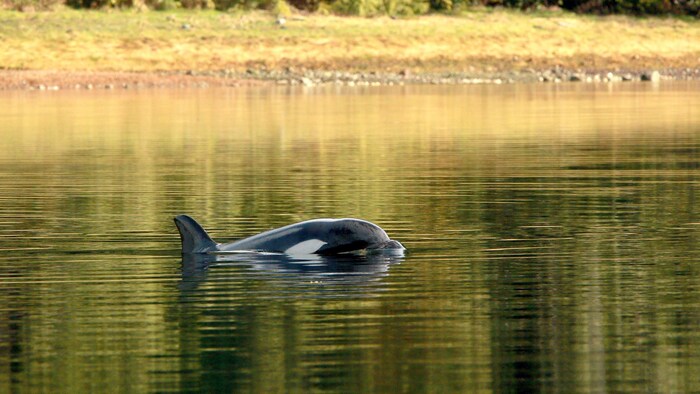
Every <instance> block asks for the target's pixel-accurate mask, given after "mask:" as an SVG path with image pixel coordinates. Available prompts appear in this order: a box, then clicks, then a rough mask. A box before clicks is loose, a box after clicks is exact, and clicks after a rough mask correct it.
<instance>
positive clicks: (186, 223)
mask: <svg viewBox="0 0 700 394" xmlns="http://www.w3.org/2000/svg"><path fill="white" fill-rule="evenodd" d="M175 225H177V229H178V231H180V239H181V240H182V253H183V254H187V253H221V252H224V253H225V252H236V251H256V252H271V253H285V254H289V255H308V254H318V255H335V254H340V253H347V252H362V251H367V253H382V254H393V255H396V254H401V255H402V254H403V251H404V250H405V248H404V247H403V245H401V243H400V242H398V241H394V240H392V239H390V238H389V236H388V235H387V234H386V232H385V231H384V230H382V229H381V228H380V227H379V226H377V225H376V224H374V223H370V222H368V221H365V220H360V219H314V220H308V221H305V222H300V223H295V224H290V225H288V226H285V227H281V228H278V229H274V230H270V231H266V232H264V233H261V234H258V235H254V236H252V237H249V238H245V239H242V240H240V241H236V242H231V243H223V244H219V243H216V242H215V241H214V240H212V239H211V237H209V235H208V234H207V232H206V231H205V230H204V229H203V228H202V226H200V225H199V223H197V222H196V221H195V220H194V219H192V218H191V217H189V216H187V215H179V216H176V217H175Z"/></svg>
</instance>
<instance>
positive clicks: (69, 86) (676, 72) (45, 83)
mask: <svg viewBox="0 0 700 394" xmlns="http://www.w3.org/2000/svg"><path fill="white" fill-rule="evenodd" d="M685 80H700V68H697V69H689V68H679V69H663V70H632V71H605V70H602V71H578V70H574V71H572V70H566V69H557V68H555V69H547V70H539V71H538V70H527V71H508V72H494V73H464V72H412V71H410V70H405V71H400V72H372V71H370V72H346V71H326V70H307V69H302V70H294V69H287V70H282V71H277V70H264V69H263V70H255V69H248V70H246V71H245V72H232V71H228V70H223V71H192V70H190V71H161V72H123V71H62V70H61V71H59V70H0V91H18V90H20V91H21V90H26V91H32V90H38V91H43V90H49V91H50V90H113V89H122V90H124V89H160V88H170V89H172V88H200V89H201V88H209V87H231V88H235V87H240V86H306V87H311V86H317V85H322V86H328V85H337V86H393V85H398V86H400V85H472V84H513V83H518V84H522V83H526V84H530V83H625V82H635V81H637V82H639V81H648V82H659V81H685Z"/></svg>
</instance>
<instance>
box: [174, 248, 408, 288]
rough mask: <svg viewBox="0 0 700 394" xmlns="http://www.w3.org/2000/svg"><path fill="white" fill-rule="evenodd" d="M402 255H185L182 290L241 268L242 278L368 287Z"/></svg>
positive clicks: (382, 276) (383, 274)
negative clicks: (213, 275)
mask: <svg viewBox="0 0 700 394" xmlns="http://www.w3.org/2000/svg"><path fill="white" fill-rule="evenodd" d="M403 259H404V257H403V256H398V255H397V256H394V255H382V254H377V255H373V254H370V255H360V254H343V255H335V256H321V255H316V254H309V255H297V256H291V255H287V254H282V253H259V252H235V253H216V254H183V255H182V281H181V282H180V286H179V289H180V290H182V291H187V290H194V289H196V288H198V287H199V285H200V284H201V283H203V282H205V281H207V278H208V277H209V272H210V271H211V270H221V271H227V270H229V269H231V268H234V267H238V268H240V270H238V273H239V274H240V275H243V276H248V277H256V278H259V279H263V280H264V279H267V280H271V281H275V280H289V279H293V280H295V281H297V283H303V284H309V283H311V284H322V285H324V286H327V285H335V286H352V287H353V288H357V287H358V286H367V285H369V284H373V283H376V282H377V281H379V280H381V279H382V278H384V277H386V276H387V275H388V272H389V268H390V266H391V265H392V264H398V263H400V262H401V261H402V260H403ZM229 272H230V271H229Z"/></svg>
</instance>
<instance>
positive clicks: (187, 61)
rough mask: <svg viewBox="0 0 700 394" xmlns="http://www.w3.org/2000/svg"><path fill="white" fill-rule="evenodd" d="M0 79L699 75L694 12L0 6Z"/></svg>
mask: <svg viewBox="0 0 700 394" xmlns="http://www.w3.org/2000/svg"><path fill="white" fill-rule="evenodd" d="M0 16H2V18H3V19H4V22H5V23H3V24H2V26H0V39H2V40H3V43H4V44H5V50H3V51H0V90H59V89H73V90H75V89H84V90H91V89H141V88H177V87H192V88H204V87H208V86H211V87H235V86H261V85H266V86H273V85H302V86H315V85H344V86H352V85H359V86H368V85H419V84H430V85H439V84H449V85H460V84H508V83H540V82H542V83H559V82H561V83H587V82H590V83H605V82H612V83H617V82H620V83H624V82H626V81H641V80H656V81H658V80H661V81H663V80H697V79H700V21H698V20H689V19H679V18H633V17H629V16H611V17H599V16H590V15H578V14H572V13H567V12H562V11H542V12H532V13H520V12H514V11H508V10H499V9H493V10H492V9H488V10H484V9H474V10H469V11H466V12H464V13H461V14H458V15H441V14H431V15H425V16H420V17H415V18H395V19H394V18H389V17H377V18H359V17H339V16H333V15H317V14H293V15H291V16H290V17H289V18H288V19H287V21H286V23H285V24H284V25H283V26H282V25H280V24H279V23H277V22H276V21H277V19H276V16H275V15H273V14H272V13H271V12H269V11H259V12H243V13H222V12H213V11H183V10H179V11H172V12H170V11H168V12H155V11H153V12H150V11H149V12H136V11H109V12H108V11H76V10H70V9H63V10H60V11H56V12H46V13H39V12H36V13H19V12H9V11H0ZM42 70H43V71H42Z"/></svg>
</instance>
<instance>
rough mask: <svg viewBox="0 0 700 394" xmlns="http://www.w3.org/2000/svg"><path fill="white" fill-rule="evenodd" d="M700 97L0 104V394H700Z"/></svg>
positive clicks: (126, 98)
mask: <svg viewBox="0 0 700 394" xmlns="http://www.w3.org/2000/svg"><path fill="white" fill-rule="evenodd" d="M699 87H700V86H698V85H697V84H695V85H694V84H666V85H661V86H654V85H651V84H639V85H633V84H630V85H626V84H625V85H611V86H602V85H601V86H597V87H591V86H584V85H579V86H575V85H573V86H565V87H561V86H490V87H459V88H456V87H439V88H438V87H414V88H398V87H397V88H381V89H367V90H359V89H358V90H334V89H327V90H323V89H314V90H306V91H304V90H298V91H289V90H262V89H259V90H206V91H192V90H188V91H149V92H123V93H119V92H107V93H97V92H89V93H88V92H85V93H75V92H73V93H70V92H51V93H49V92H43V93H41V94H35V93H30V92H23V93H8V94H5V95H4V96H0V123H1V124H2V128H1V130H2V135H3V138H2V140H0V253H1V254H0V256H2V257H0V369H1V370H2V371H3V373H0V392H34V391H42V392H43V391H50V392H183V391H185V392H189V391H198V392H265V393H270V392H342V393H345V392H471V391H480V392H533V391H563V392H603V391H610V392H695V391H700V378H698V377H699V376H700V361H699V360H700V334H699V332H700V331H698V330H697V329H696V328H697V327H698V324H700V286H699V285H700V272H698V267H697V261H698V257H699V253H698V250H699V248H698V236H699V235H700V232H699V227H700V218H699V217H698V214H699V213H700V210H699V209H698V208H696V206H697V204H696V201H695V198H696V191H697V188H698V185H699V184H700V183H699V182H700V172H699V168H698V166H699V165H700V159H699V157H700V156H699V155H698V153H700V94H698V93H697V91H698V88H699ZM179 213H188V214H191V215H193V216H194V217H195V218H197V219H198V220H199V221H200V222H201V223H202V224H203V225H204V226H205V227H206V228H207V229H208V230H209V231H210V233H211V234H212V235H213V236H214V238H215V239H217V240H218V241H229V240H233V239H236V238H241V237H244V236H248V235H251V234H254V233H257V232H260V231H263V230H266V229H270V228H273V227H278V226H282V225H285V224H288V223H291V222H294V221H299V220H304V219H309V218H315V217H346V216H349V217H361V218H365V219H368V220H371V221H373V222H376V223H377V224H379V225H381V226H382V227H383V228H384V229H386V230H387V232H388V233H389V234H390V235H391V236H392V238H395V239H397V240H400V241H401V242H402V243H403V244H404V245H406V246H407V247H408V248H409V250H410V253H409V254H408V255H406V256H405V257H404V258H401V259H382V258H374V257H372V256H355V257H346V258H342V259H328V258H324V259H296V260H294V259H290V258H286V257H283V256H279V255H262V256H254V255H249V254H231V255H220V256H216V258H215V259H214V260H213V261H206V262H203V261H189V260H182V259H181V256H180V255H179V253H178V250H179V239H178V236H177V232H176V230H175V227H174V225H173V224H172V220H171V218H172V216H174V215H176V214H179Z"/></svg>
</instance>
